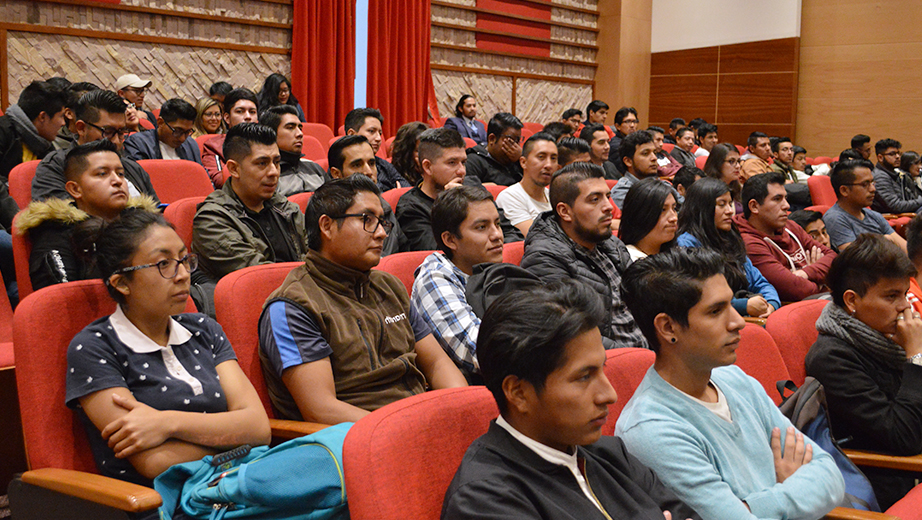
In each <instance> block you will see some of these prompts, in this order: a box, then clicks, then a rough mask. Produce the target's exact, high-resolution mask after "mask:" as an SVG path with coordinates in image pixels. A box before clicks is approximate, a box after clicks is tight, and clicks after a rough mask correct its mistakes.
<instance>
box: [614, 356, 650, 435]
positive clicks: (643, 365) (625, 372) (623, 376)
mask: <svg viewBox="0 0 922 520" xmlns="http://www.w3.org/2000/svg"><path fill="white" fill-rule="evenodd" d="M606 354H607V355H608V361H607V362H606V363H605V375H606V376H607V377H608V380H609V381H610V382H611V386H613V387H614V389H615V392H616V393H617V394H618V401H617V402H615V404H613V405H611V406H609V407H608V412H609V415H608V422H606V423H605V426H603V427H602V435H613V434H614V433H615V423H617V422H618V416H619V415H620V414H621V410H624V406H625V405H626V404H627V402H628V401H630V400H631V396H633V395H634V391H635V390H637V387H638V386H640V382H641V381H643V376H644V375H645V374H646V373H647V369H649V368H650V367H651V366H653V361H655V360H656V354H654V353H653V351H652V350H647V349H645V348H616V349H612V350H609V351H608V352H606Z"/></svg>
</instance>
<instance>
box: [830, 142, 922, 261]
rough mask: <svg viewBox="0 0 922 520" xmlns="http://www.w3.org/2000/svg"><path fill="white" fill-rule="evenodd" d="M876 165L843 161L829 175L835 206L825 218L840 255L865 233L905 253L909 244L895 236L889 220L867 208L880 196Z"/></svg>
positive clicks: (831, 239)
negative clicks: (894, 245)
mask: <svg viewBox="0 0 922 520" xmlns="http://www.w3.org/2000/svg"><path fill="white" fill-rule="evenodd" d="M873 168H874V165H873V164H871V161H866V160H864V159H859V160H851V161H840V162H839V163H838V164H837V165H836V167H835V168H834V169H833V170H832V173H831V174H830V175H829V180H830V181H831V182H832V189H834V190H835V192H836V199H838V200H837V201H836V203H835V204H834V205H833V206H832V207H831V208H829V210H828V211H826V214H825V215H823V222H825V223H826V230H827V231H828V232H829V241H830V242H831V243H832V246H833V247H835V248H837V249H838V250H839V251H840V252H841V251H842V250H844V249H845V248H846V247H848V246H849V244H851V243H852V242H854V241H855V239H856V238H858V235H861V234H863V233H875V234H879V235H884V237H885V238H886V239H888V240H890V241H892V242H893V243H894V244H896V245H898V246H900V247H901V248H902V249H903V251H906V240H904V239H903V237H901V236H899V235H898V234H896V232H894V231H893V228H892V227H890V224H889V223H888V222H887V220H886V219H885V218H884V217H883V216H882V215H881V214H880V213H878V212H876V211H874V210H872V209H870V208H868V206H870V205H871V203H872V202H874V195H875V194H876V193H877V187H876V186H875V184H876V183H875V180H874V174H873V173H871V170H872V169H873Z"/></svg>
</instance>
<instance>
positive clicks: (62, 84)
mask: <svg viewBox="0 0 922 520" xmlns="http://www.w3.org/2000/svg"><path fill="white" fill-rule="evenodd" d="M45 82H46V83H50V84H51V86H53V87H54V88H56V89H58V90H67V88H68V87H70V86H71V85H73V83H71V82H70V80H69V79H67V78H64V77H61V76H55V77H53V78H47V79H46V80H45Z"/></svg>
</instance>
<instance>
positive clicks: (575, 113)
mask: <svg viewBox="0 0 922 520" xmlns="http://www.w3.org/2000/svg"><path fill="white" fill-rule="evenodd" d="M560 122H561V123H565V124H566V125H567V126H569V127H570V130H571V131H572V132H573V135H576V134H577V133H578V132H579V127H580V126H581V125H582V124H583V111H582V110H580V109H578V108H568V109H566V110H564V111H563V114H562V115H561V116H560Z"/></svg>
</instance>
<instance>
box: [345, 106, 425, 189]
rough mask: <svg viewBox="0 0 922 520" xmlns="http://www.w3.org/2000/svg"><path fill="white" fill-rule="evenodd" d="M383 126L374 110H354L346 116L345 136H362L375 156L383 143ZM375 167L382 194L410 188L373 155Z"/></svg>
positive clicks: (398, 175)
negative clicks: (396, 189)
mask: <svg viewBox="0 0 922 520" xmlns="http://www.w3.org/2000/svg"><path fill="white" fill-rule="evenodd" d="M383 124H384V117H383V116H382V115H381V112H380V111H379V110H378V109H376V108H356V109H353V110H350V111H349V113H348V114H346V122H345V125H344V128H345V129H346V135H355V134H358V135H363V136H365V138H366V139H368V143H369V144H371V149H372V150H373V151H374V153H375V154H377V153H378V149H379V148H381V144H382V143H383V142H384V134H383V131H382V130H381V125H383ZM375 167H376V168H377V170H378V175H377V179H378V180H377V181H376V182H377V183H378V189H379V190H381V191H382V192H384V191H387V190H392V189H394V188H406V187H407V186H410V181H408V180H406V179H404V178H403V176H402V175H400V173H398V172H397V170H396V169H395V168H394V167H393V166H392V165H391V163H389V162H387V161H385V160H384V159H382V158H380V157H378V156H377V155H375Z"/></svg>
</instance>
